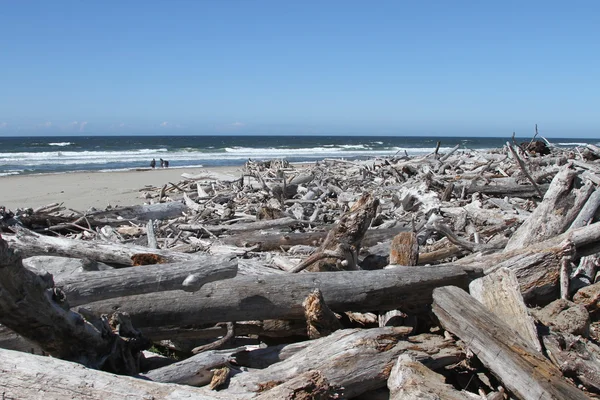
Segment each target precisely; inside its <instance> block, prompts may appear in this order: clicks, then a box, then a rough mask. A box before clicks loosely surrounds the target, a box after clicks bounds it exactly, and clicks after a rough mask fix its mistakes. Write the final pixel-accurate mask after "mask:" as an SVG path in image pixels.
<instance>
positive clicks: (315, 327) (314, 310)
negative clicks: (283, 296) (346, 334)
mask: <svg viewBox="0 0 600 400" xmlns="http://www.w3.org/2000/svg"><path fill="white" fill-rule="evenodd" d="M302 306H303V307H304V316H305V317H306V325H307V328H308V337H309V338H311V339H317V338H320V337H323V336H327V335H329V334H331V333H332V332H335V331H336V330H338V329H341V327H342V324H341V323H340V321H339V320H338V319H337V317H336V315H335V314H334V312H333V311H331V310H330V309H329V307H327V304H325V300H324V299H323V293H321V291H320V290H319V289H315V290H313V291H312V292H311V293H310V294H309V295H308V296H307V297H306V299H305V300H304V302H303V303H302Z"/></svg>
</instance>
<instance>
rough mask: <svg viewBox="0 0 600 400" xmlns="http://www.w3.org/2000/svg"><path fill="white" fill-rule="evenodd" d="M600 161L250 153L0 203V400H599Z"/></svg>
mask: <svg viewBox="0 0 600 400" xmlns="http://www.w3.org/2000/svg"><path fill="white" fill-rule="evenodd" d="M599 159H600V149H598V148H597V147H595V146H588V147H586V148H573V149H569V150H564V149H558V148H556V147H553V146H552V145H551V144H549V143H547V142H543V141H539V142H538V141H532V142H531V143H525V144H524V145H521V146H519V145H517V144H516V143H510V142H507V144H506V146H505V147H504V148H502V149H498V150H496V151H491V152H480V151H474V150H466V149H463V150H458V147H456V148H454V149H453V150H452V151H450V152H448V153H447V154H438V152H437V150H436V152H435V153H432V154H429V155H427V156H422V157H414V158H410V157H407V156H394V157H387V158H381V159H372V160H367V161H360V160H357V161H348V160H338V159H331V160H329V159H326V160H323V161H320V162H318V163H315V164H311V165H290V164H289V163H287V162H285V161H282V160H273V161H270V162H254V161H251V160H250V161H248V162H247V163H246V164H245V165H244V167H243V169H242V173H241V174H240V175H239V176H230V175H224V174H218V173H210V172H207V173H205V174H202V175H197V176H193V175H188V174H183V175H182V177H183V179H182V180H181V181H180V182H177V183H171V182H169V183H167V184H166V185H164V186H163V187H159V188H153V187H146V188H143V189H142V190H141V191H140V197H141V198H143V199H145V200H144V201H146V202H147V203H149V204H145V205H139V206H132V207H127V208H113V209H107V210H102V211H98V210H88V211H87V212H79V211H75V210H68V209H65V208H64V207H62V205H59V204H53V205H49V206H46V207H43V208H40V209H36V210H32V209H18V210H14V211H11V210H6V209H4V208H0V232H1V239H0V324H2V325H0V360H1V361H0V392H1V393H2V394H3V398H5V399H10V398H28V399H32V398H43V399H50V398H65V397H70V398H87V399H107V398H115V399H116V398H119V399H120V398H156V399H159V398H170V399H179V398H197V399H249V398H257V399H308V398H314V399H334V398H347V399H350V398H358V399H422V398H427V399H434V398H440V399H508V398H513V399H580V398H581V399H585V398H597V397H599V394H600V348H599V347H598V344H599V341H600V324H599V323H598V314H599V313H600V311H599V309H600V282H599V281H600V273H599V272H600V270H599V269H598V267H599V265H600V222H598V217H599V213H598V212H597V211H598V208H599V206H600V191H599V190H598V185H599V184H600V162H599V161H598V160H599ZM140 202H142V201H140ZM149 350H150V351H149ZM48 356H51V357H48Z"/></svg>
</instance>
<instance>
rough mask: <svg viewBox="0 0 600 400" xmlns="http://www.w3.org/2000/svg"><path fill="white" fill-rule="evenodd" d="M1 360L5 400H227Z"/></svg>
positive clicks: (8, 356)
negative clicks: (134, 399)
mask: <svg viewBox="0 0 600 400" xmlns="http://www.w3.org/2000/svg"><path fill="white" fill-rule="evenodd" d="M0 359H2V373H1V374H0V392H2V394H3V396H4V398H5V399H32V400H54V399H56V400H59V399H66V398H77V399H86V400H106V399H128V398H136V399H170V400H189V399H198V400H225V399H230V397H226V396H220V395H219V394H218V393H217V392H208V391H206V390H204V389H198V388H193V387H190V386H181V385H175V384H164V383H156V382H152V381H146V380H143V379H139V378H132V377H128V376H121V375H114V374H110V373H107V372H103V371H97V370H94V369H88V368H85V367H83V366H82V365H79V364H75V363H72V362H68V361H63V360H59V359H56V358H51V357H42V356H36V355H32V354H26V353H21V352H17V351H11V350H4V349H0Z"/></svg>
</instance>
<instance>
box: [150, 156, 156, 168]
mask: <svg viewBox="0 0 600 400" xmlns="http://www.w3.org/2000/svg"><path fill="white" fill-rule="evenodd" d="M150 167H152V168H154V167H156V160H155V159H154V158H153V159H152V161H150Z"/></svg>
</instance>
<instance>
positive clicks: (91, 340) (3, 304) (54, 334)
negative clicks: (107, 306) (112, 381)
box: [0, 238, 149, 374]
mask: <svg viewBox="0 0 600 400" xmlns="http://www.w3.org/2000/svg"><path fill="white" fill-rule="evenodd" d="M0 294H1V295H0V323H2V324H3V325H4V326H6V327H8V328H10V329H11V330H13V331H14V332H16V333H18V334H20V335H22V336H23V337H25V338H27V339H29V340H31V341H33V342H35V343H36V344H38V345H39V346H40V347H41V348H42V349H43V350H44V351H46V352H48V353H49V354H51V355H53V356H54V357H58V358H62V359H66V360H71V361H76V362H78V363H81V364H83V365H86V366H90V367H92V368H102V367H103V368H105V369H110V370H113V371H115V372H121V373H125V374H132V373H136V372H137V363H136V361H135V360H136V357H137V354H138V353H139V352H140V351H141V350H144V346H146V345H149V343H147V342H145V341H144V340H141V339H139V340H138V338H132V339H131V340H129V341H125V340H123V339H122V338H121V337H120V336H118V335H117V334H115V333H114V332H113V331H112V329H111V328H110V326H109V325H108V321H106V319H105V318H103V319H99V320H98V321H94V324H92V323H90V322H88V321H87V320H86V319H84V318H83V317H82V316H81V315H80V314H77V313H75V312H73V311H70V310H69V309H68V307H66V304H65V296H64V293H63V292H61V291H60V290H59V289H57V288H55V287H54V282H53V281H52V276H51V275H48V274H47V273H45V274H44V273H41V274H40V275H38V274H36V273H34V272H33V271H31V270H29V269H27V268H24V267H23V265H22V263H21V258H20V256H19V255H18V253H17V252H15V251H14V249H11V248H9V247H8V245H7V243H6V242H5V241H4V240H2V238H0Z"/></svg>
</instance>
